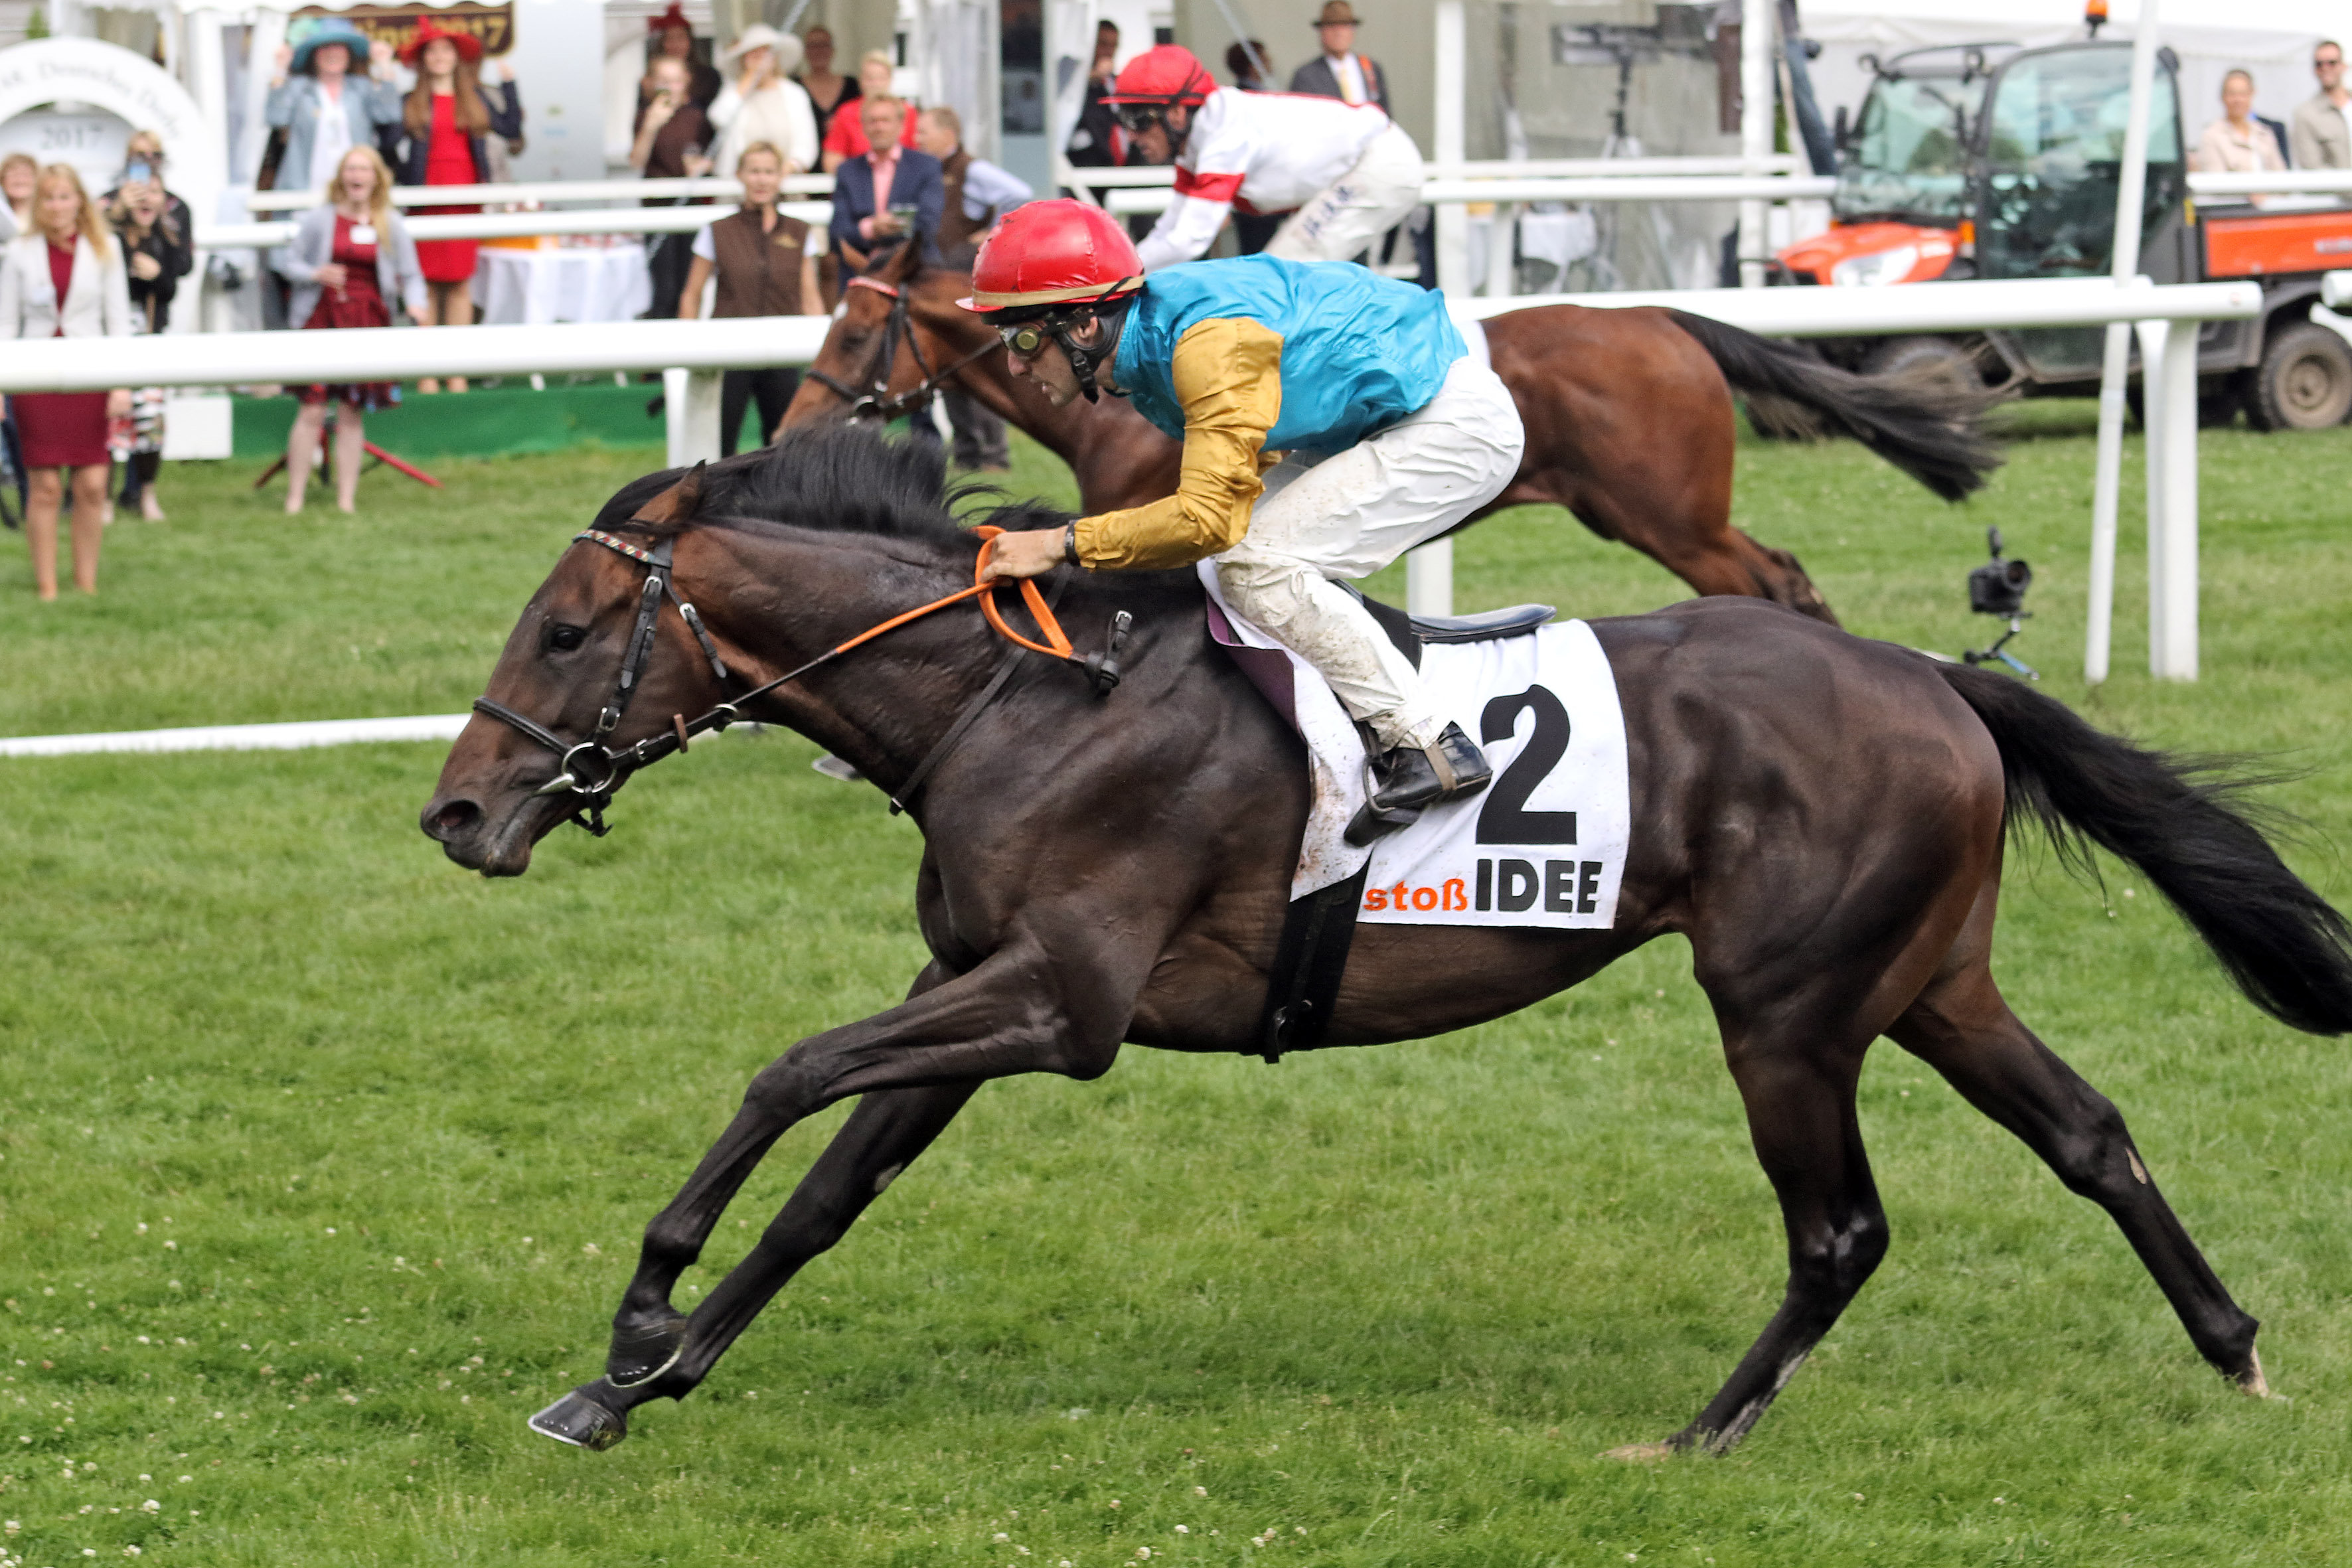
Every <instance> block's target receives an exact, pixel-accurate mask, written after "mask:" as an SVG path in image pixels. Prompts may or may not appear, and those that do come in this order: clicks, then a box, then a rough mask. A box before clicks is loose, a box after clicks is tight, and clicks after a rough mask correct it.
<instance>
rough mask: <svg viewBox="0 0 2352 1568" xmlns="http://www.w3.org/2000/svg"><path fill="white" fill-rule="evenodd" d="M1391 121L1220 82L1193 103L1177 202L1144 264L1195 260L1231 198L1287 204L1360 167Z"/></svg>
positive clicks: (1351, 107) (1246, 205)
mask: <svg viewBox="0 0 2352 1568" xmlns="http://www.w3.org/2000/svg"><path fill="white" fill-rule="evenodd" d="M1388 127H1389V117H1388V115H1387V114H1385V113H1384V112H1382V111H1381V108H1380V106H1379V105H1378V104H1372V103H1343V102H1341V101H1340V100H1338V99H1336V98H1317V97H1312V96H1310V95H1308V94H1306V93H1294V92H1244V91H1242V90H1241V89H1239V88H1231V87H1226V88H1220V89H1217V90H1216V91H1215V92H1213V93H1211V94H1210V95H1209V100H1208V101H1207V102H1206V103H1203V104H1202V105H1201V107H1200V108H1198V109H1196V110H1193V111H1192V135H1191V136H1190V137H1189V138H1188V139H1187V140H1186V142H1185V146H1184V153H1183V155H1182V156H1181V157H1180V158H1178V159H1177V160H1176V200H1175V202H1174V204H1173V205H1171V206H1170V207H1169V209H1168V210H1167V211H1166V212H1164V213H1162V214H1160V222H1159V223H1158V224H1157V225H1155V226H1153V228H1152V230H1151V232H1150V234H1149V235H1148V236H1146V237H1145V238H1144V240H1143V243H1142V244H1141V245H1139V246H1138V247H1136V248H1137V249H1138V250H1139V251H1140V252H1141V253H1142V256H1143V266H1144V269H1145V270H1146V271H1150V272H1156V271H1158V270H1159V269H1160V268H1162V267H1172V266H1174V265H1175V264H1176V263H1178V262H1180V261H1197V260H1198V259H1200V258H1202V257H1203V256H1205V255H1207V254H1208V250H1209V247H1210V246H1211V245H1212V244H1213V243H1215V241H1216V237H1217V230H1218V229H1220V228H1222V227H1223V226H1224V222H1225V215H1226V213H1227V212H1228V211H1230V210H1231V209H1232V208H1234V206H1239V207H1241V209H1242V210H1243V211H1244V212H1260V213H1278V212H1287V211H1289V210H1290V209H1291V208H1292V207H1295V206H1298V205H1302V204H1304V203H1305V202H1306V201H1307V199H1308V198H1309V197H1311V196H1313V195H1315V194H1316V193H1317V192H1318V191H1321V190H1323V189H1325V188H1326V187H1327V186H1328V185H1330V184H1333V183H1334V182H1336V181H1337V180H1339V177H1340V176H1341V175H1343V174H1346V173H1347V172H1348V171H1349V169H1352V168H1354V167H1355V166H1356V161H1357V160H1358V159H1359V158H1360V157H1362V156H1363V153H1364V148H1365V146H1366V144H1368V143H1369V142H1370V141H1371V140H1372V138H1373V137H1375V136H1378V135H1379V134H1380V133H1381V132H1383V131H1385V130H1387V129H1388Z"/></svg>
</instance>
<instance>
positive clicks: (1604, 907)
mask: <svg viewBox="0 0 2352 1568" xmlns="http://www.w3.org/2000/svg"><path fill="white" fill-rule="evenodd" d="M1421 678H1422V680H1423V683H1424V684H1425V685H1426V686H1427V688H1428V689H1429V693H1430V695H1431V696H1432V698H1433V699H1434V700H1436V702H1437V704H1438V706H1439V707H1440V708H1441V709H1442V710H1444V713H1445V714H1446V716H1447V717H1449V718H1451V719H1453V720H1454V721H1455V722H1456V723H1459V724H1460V725H1461V726H1462V728H1463V729H1464V731H1466V732H1467V733H1468V734H1469V735H1471V736H1472V737H1473V738H1474V739H1475V740H1476V741H1477V742H1478V743H1479V745H1480V746H1481V747H1482V748H1483V749H1484V750H1485V751H1486V757H1487V760H1488V761H1489V762H1491V763H1493V764H1494V767H1495V782H1494V783H1493V784H1491V785H1489V786H1488V787H1487V788H1486V791H1485V792H1483V793H1482V794H1479V795H1474V796H1472V797H1471V798H1470V799H1468V800H1464V801H1457V802H1454V803H1453V804H1452V805H1444V806H1436V807H1433V808H1431V809H1430V810H1429V811H1428V812H1427V813H1426V814H1424V815H1423V817H1422V819H1421V820H1420V821H1419V822H1416V823H1414V824H1413V825H1412V826H1410V827H1408V828H1406V829H1405V830H1404V831H1402V832H1401V833H1398V834H1396V835H1394V836H1393V837H1389V838H1384V839H1381V841H1380V842H1379V843H1377V844H1375V845H1374V846H1373V847H1372V857H1371V871H1370V876H1368V877H1367V878H1366V879H1365V886H1364V901H1363V908H1362V910H1361V912H1360V917H1359V918H1360V919H1362V920H1365V921H1372V922H1374V923H1376V924H1388V925H1478V926H1542V927H1549V928H1551V929H1554V930H1564V929H1570V928H1586V929H1604V930H1605V929H1606V928H1607V927H1608V926H1610V925H1611V924H1612V922H1613V921H1614V920H1615V919H1616V914H1617V888H1618V883H1619V881H1620V879H1622V877H1623V875H1624V870H1625V848H1626V843H1627V840H1628V839H1629V838H1630V837H1631V836H1632V817H1633V813H1632V809H1631V804H1630V801H1629V798H1628V787H1627V781H1626V767H1625V717H1624V713H1623V711H1622V710H1621V709H1620V708H1619V707H1618V705H1617V681H1616V678H1615V676H1614V675H1613V674H1612V673H1611V671H1610V668H1609V658H1608V656H1607V655H1606V654H1604V653H1603V652H1602V651H1601V643H1600V639H1599V638H1597V637H1594V636H1593V635H1592V628H1591V626H1587V625H1585V623H1583V622H1582V621H1567V622H1563V623H1561V624H1559V625H1556V626H1545V627H1543V628H1542V629H1541V630H1539V631H1538V632H1537V633H1536V634H1535V635H1534V636H1532V637H1508V638H1505V639H1502V640H1500V641H1495V642H1476V643H1461V644H1454V645H1444V644H1433V645H1431V646H1430V647H1427V648H1426V649H1425V650H1424V651H1423V655H1422V661H1421Z"/></svg>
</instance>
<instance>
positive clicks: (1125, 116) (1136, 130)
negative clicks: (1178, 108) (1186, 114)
mask: <svg viewBox="0 0 2352 1568" xmlns="http://www.w3.org/2000/svg"><path fill="white" fill-rule="evenodd" d="M1168 107H1169V106H1168V105H1167V104H1164V103H1114V104H1112V105H1111V108H1110V113H1111V118H1112V119H1114V120H1116V121H1118V124H1119V129H1120V130H1122V131H1124V132H1127V133H1128V134H1129V135H1130V136H1140V135H1142V134H1143V133H1144V132H1147V131H1149V130H1150V129H1151V128H1152V127H1153V126H1155V125H1158V124H1160V123H1162V122H1163V121H1166V120H1167V118H1168Z"/></svg>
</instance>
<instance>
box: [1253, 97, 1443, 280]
mask: <svg viewBox="0 0 2352 1568" xmlns="http://www.w3.org/2000/svg"><path fill="white" fill-rule="evenodd" d="M1421 183H1422V163H1421V149H1420V148H1418V147H1416V146H1414V145H1413V142H1412V137H1411V136H1408V135H1407V134H1405V132H1402V130H1400V129H1398V128H1397V127H1396V126H1393V125H1391V126H1390V127H1389V128H1388V129H1387V130H1385V131H1383V132H1381V133H1380V134H1379V135H1378V136H1375V137H1373V138H1372V139H1371V140H1370V142H1366V143H1365V144H1364V151H1363V154H1362V156H1360V157H1359V158H1358V159H1357V160H1356V164H1355V167H1353V168H1351V169H1349V171H1348V172H1347V173H1346V174H1342V175H1340V176H1339V178H1338V179H1337V180H1334V181H1333V182H1332V183H1331V184H1328V185H1327V186H1325V187H1324V188H1323V189H1321V190H1319V191H1318V192H1316V193H1315V194H1314V195H1311V196H1309V197H1308V198H1307V202H1306V205H1303V206H1301V207H1300V208H1299V209H1298V210H1297V212H1294V213H1292V214H1291V215H1290V216H1289V217H1288V218H1286V220H1284V222H1283V226H1281V227H1280V228H1279V229H1277V230H1276V231H1275V236H1274V238H1273V239H1272V240H1270V241H1268V242H1267V244H1266V247H1265V253H1266V254H1267V255H1268V256H1278V257H1280V258H1282V259H1284V260H1285V261H1349V260H1352V259H1353V258H1356V257H1357V256H1359V255H1360V254H1362V253H1363V252H1364V251H1367V250H1369V249H1370V248H1371V247H1373V246H1374V245H1377V244H1378V243H1380V237H1381V236H1382V235H1384V234H1386V233H1387V232H1388V231H1389V230H1391V229H1392V228H1394V227H1395V226H1397V225H1399V224H1401V223H1402V222H1403V221H1404V220H1405V219H1406V218H1407V217H1408V216H1412V209H1413V208H1415V207H1417V206H1419V205H1421Z"/></svg>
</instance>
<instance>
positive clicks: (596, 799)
mask: <svg viewBox="0 0 2352 1568" xmlns="http://www.w3.org/2000/svg"><path fill="white" fill-rule="evenodd" d="M583 539H584V540H586V541H587V542H590V543H591V544H601V545H603V546H604V548H605V549H607V550H610V551H613V552H616V553H618V554H622V555H625V556H627V557H628V558H629V559H630V560H632V561H641V562H643V563H645V565H646V585H645V587H644V589H643V590H642V591H640V592H639V594H638V595H637V624H636V626H635V629H634V630H632V631H631V632H630V633H629V647H628V651H627V652H626V653H625V654H623V655H622V656H621V674H620V679H619V680H618V681H617V682H616V683H615V684H614V688H613V696H612V700H610V701H608V702H606V703H605V704H604V707H603V708H601V709H599V710H597V713H596V732H595V733H594V734H593V736H591V737H590V738H589V739H587V740H585V741H583V742H580V743H579V744H577V745H566V744H565V743H564V742H563V739H562V737H561V736H559V735H557V734H556V733H555V731H552V730H550V729H548V728H547V727H546V726H544V725H542V724H541V723H539V722H538V721H535V720H533V719H530V718H528V717H526V716H525V715H523V714H520V713H518V712H516V711H515V710H513V709H511V708H509V707H508V706H506V704H504V703H502V702H493V701H492V700H490V699H488V698H487V697H477V698H475V699H474V710H475V711H476V712H478V713H487V714H488V715H489V716H490V717H491V718H493V719H496V720H498V721H499V722H500V723H503V724H508V725H510V726H512V727H513V728H514V729H517V730H520V731H522V732H523V733H524V734H526V735H528V736H530V738H531V739H532V740H534V741H536V742H539V743H540V744H541V745H542V746H545V747H546V748H547V749H548V750H549V751H551V752H555V753H556V755H557V757H558V758H559V759H560V760H559V761H558V762H557V763H556V765H555V767H556V773H555V777H553V778H551V779H550V780H548V782H547V783H546V784H543V785H542V786H541V787H540V789H539V790H538V791H536V792H535V793H536V794H539V795H576V796H578V797H579V800H580V805H579V807H578V808H577V809H576V810H574V811H573V812H572V816H571V817H570V818H569V819H568V820H570V821H572V822H576V823H578V824H579V825H580V826H583V827H584V828H586V829H587V830H588V831H589V832H591V833H593V834H594V835H595V836H596V837H599V838H602V837H604V835H605V833H606V832H608V831H609V829H607V828H606V826H604V808H605V807H606V806H608V805H612V804H613V794H614V791H615V790H618V789H619V788H620V787H621V785H622V784H623V783H624V782H625V780H626V779H627V778H628V776H629V774H630V773H635V771H636V770H637V769H639V768H641V767H644V766H645V765H646V764H647V763H652V762H656V761H658V760H659V759H661V758H662V757H666V756H667V755H668V754H669V753H670V752H673V751H677V752H683V751H685V750H686V747H687V742H688V738H689V737H691V736H694V735H699V734H701V733H703V732H704V731H709V730H723V729H725V728H726V727H727V726H728V725H730V724H731V723H733V722H734V721H736V720H737V719H738V718H740V717H741V715H740V713H738V712H737V711H736V708H735V704H734V703H732V702H722V703H720V704H719V706H718V707H716V708H713V709H712V710H710V711H709V712H708V713H705V714H703V715H702V716H701V717H700V718H698V719H696V720H695V721H692V722H691V723H688V721H686V719H685V717H684V716H683V715H679V714H673V715H671V727H670V730H669V731H668V732H667V733H665V734H659V735H651V736H648V737H646V739H645V740H643V741H640V742H637V743H636V744H635V745H634V746H631V747H630V748H628V749H627V750H626V751H622V752H615V751H614V750H612V749H611V748H610V747H608V746H606V745H605V744H604V737H605V736H607V735H609V734H611V733H612V732H613V731H614V727H615V726H617V725H618V724H619V723H620V721H621V716H622V715H623V714H624V713H626V712H627V711H628V710H629V700H630V699H631V698H633V697H635V695H636V694H637V688H638V686H640V685H641V684H643V682H644V680H645V676H646V665H647V664H649V663H651V662H652V660H653V656H654V626H655V624H656V622H657V621H658V620H659V619H660V618H661V606H662V600H663V599H664V598H665V597H667V598H668V599H669V600H670V602H671V603H673V604H675V605H677V613H678V617H679V618H680V619H681V620H683V621H685V622H686V625H687V629H688V630H689V631H691V632H692V633H693V634H694V640H695V641H696V642H698V643H700V644H701V645H702V657H703V658H706V659H709V661H710V673H711V674H713V675H715V676H717V677H718V678H719V690H721V691H724V690H726V689H727V681H728V679H729V677H728V674H727V661H726V660H725V659H723V658H719V645H718V644H716V643H714V642H712V641H711V640H710V633H709V630H708V629H706V628H705V627H704V626H703V624H702V617H701V616H699V615H698V614H696V613H695V608H694V606H693V605H690V604H688V603H687V602H686V601H685V600H684V599H682V598H680V597H679V596H678V592H677V587H676V585H675V584H673V583H672V582H671V571H670V555H671V552H672V548H673V546H674V545H675V544H676V543H677V541H676V539H675V538H674V537H672V536H670V535H667V534H666V535H664V536H663V537H662V538H661V539H660V540H659V541H658V542H656V543H655V545H654V547H653V548H652V549H651V550H645V549H641V548H639V547H638V546H636V545H635V544H632V543H630V542H628V541H627V540H625V539H620V538H616V537H614V535H612V534H609V533H605V532H604V531H601V530H598V529H593V528H591V529H585V530H583V531H581V532H578V533H575V534H573V535H572V542H573V543H575V544H576V543H578V542H580V541H582V540H583ZM786 679H790V678H789V677H787V678H786ZM771 684H773V683H771ZM768 689H769V687H764V686H763V687H761V689H760V690H761V691H765V690H768ZM751 695H752V696H757V695H759V693H758V692H753V693H751ZM747 700H748V699H747ZM656 742H660V744H659V745H658V746H657V745H656Z"/></svg>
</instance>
